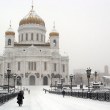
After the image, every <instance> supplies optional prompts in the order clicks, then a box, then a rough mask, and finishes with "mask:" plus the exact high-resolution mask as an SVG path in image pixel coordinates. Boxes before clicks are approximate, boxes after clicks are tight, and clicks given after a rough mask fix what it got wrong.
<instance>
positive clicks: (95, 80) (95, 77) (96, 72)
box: [94, 71, 97, 83]
mask: <svg viewBox="0 0 110 110" xmlns="http://www.w3.org/2000/svg"><path fill="white" fill-rule="evenodd" d="M94 75H95V83H96V78H97V72H96V71H95V73H94Z"/></svg>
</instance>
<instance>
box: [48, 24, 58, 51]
mask: <svg viewBox="0 0 110 110" xmlns="http://www.w3.org/2000/svg"><path fill="white" fill-rule="evenodd" d="M49 36H50V47H51V48H52V49H56V50H57V49H58V50H59V33H58V32H57V31H56V29H55V23H54V26H53V30H52V32H50V34H49Z"/></svg>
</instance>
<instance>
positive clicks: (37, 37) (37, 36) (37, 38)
mask: <svg viewBox="0 0 110 110" xmlns="http://www.w3.org/2000/svg"><path fill="white" fill-rule="evenodd" d="M36 40H37V41H39V34H38V33H37V35H36Z"/></svg>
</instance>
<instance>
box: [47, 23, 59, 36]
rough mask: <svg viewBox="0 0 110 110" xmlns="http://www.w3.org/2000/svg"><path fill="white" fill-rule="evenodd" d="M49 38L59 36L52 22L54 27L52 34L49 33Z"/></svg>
mask: <svg viewBox="0 0 110 110" xmlns="http://www.w3.org/2000/svg"><path fill="white" fill-rule="evenodd" d="M49 36H50V37H52V36H59V33H58V32H57V31H56V29H55V22H54V25H53V30H52V32H50V34H49Z"/></svg>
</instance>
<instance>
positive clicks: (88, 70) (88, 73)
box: [86, 67, 91, 91]
mask: <svg viewBox="0 0 110 110" xmlns="http://www.w3.org/2000/svg"><path fill="white" fill-rule="evenodd" d="M86 72H87V79H88V91H90V83H89V79H90V75H91V69H90V67H89V68H87V70H86Z"/></svg>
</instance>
